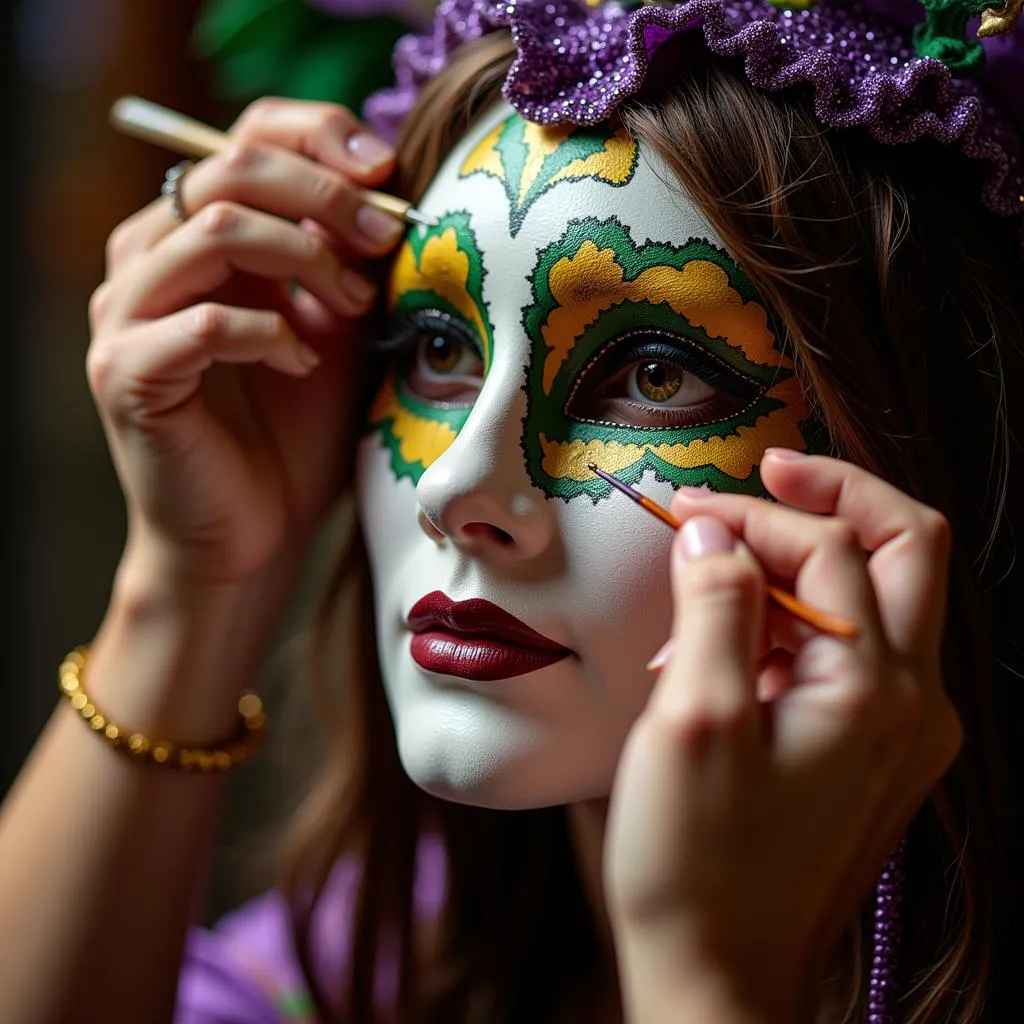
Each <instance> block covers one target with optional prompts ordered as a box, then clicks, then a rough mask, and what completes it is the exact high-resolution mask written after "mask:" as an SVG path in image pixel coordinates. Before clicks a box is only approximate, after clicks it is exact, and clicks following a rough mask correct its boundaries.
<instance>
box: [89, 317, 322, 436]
mask: <svg viewBox="0 0 1024 1024" xmlns="http://www.w3.org/2000/svg"><path fill="white" fill-rule="evenodd" d="M318 362H319V357H318V356H317V355H316V353H315V352H313V351H312V350H311V349H309V348H308V347H307V346H306V345H304V344H303V343H302V342H301V341H300V340H299V339H298V338H297V337H296V336H295V334H294V333H293V332H292V330H291V328H290V327H289V326H288V323H287V321H286V320H285V318H284V317H283V316H282V315H281V314H280V313H278V312H275V311H273V310H255V309H239V308H234V307H230V306H222V305H218V304H217V303H212V302H211V303H203V304H202V305H199V306H193V307H191V308H189V309H186V310H182V311H180V312H178V313H175V314H173V315H172V316H169V317H166V318H164V319H163V320H159V321H149V322H147V323H144V324H139V325H137V326H135V327H134V328H130V329H128V330H126V331H122V332H120V333H119V334H118V335H116V337H115V338H113V339H112V340H109V341H106V342H98V343H96V344H94V345H93V346H92V348H91V349H90V350H89V356H88V372H89V382H90V385H91V387H92V390H93V393H94V394H95V395H96V398H97V400H98V401H99V403H100V405H101V406H103V408H104V409H105V410H106V411H107V412H108V414H109V415H110V416H111V418H112V419H113V420H114V421H115V422H118V421H120V422H124V421H125V420H126V419H131V418H134V417H137V416H138V415H139V413H142V412H144V413H145V414H146V415H149V416H152V415H158V414H160V413H162V412H166V411H167V410H168V409H173V408H176V407H177V406H179V405H180V404H181V403H182V402H184V401H185V400H186V399H188V398H190V397H191V396H192V395H193V394H194V393H195V391H196V390H197V388H198V382H199V377H200V376H201V375H202V374H203V373H204V372H205V371H206V370H208V369H209V368H210V367H211V366H212V365H213V364H214V363H264V364H265V365H267V366H269V367H271V368H273V369H275V370H280V371H281V372H283V373H287V374H289V375H291V376H294V377H304V376H306V375H307V374H309V373H310V371H311V370H312V369H313V368H314V367H315V366H316V365H317V363H318Z"/></svg>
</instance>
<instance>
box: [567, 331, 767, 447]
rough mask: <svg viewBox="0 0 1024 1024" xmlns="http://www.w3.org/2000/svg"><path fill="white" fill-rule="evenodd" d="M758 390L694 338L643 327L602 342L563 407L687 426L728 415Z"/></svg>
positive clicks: (626, 422) (619, 419)
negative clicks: (656, 332) (701, 350)
mask: <svg viewBox="0 0 1024 1024" xmlns="http://www.w3.org/2000/svg"><path fill="white" fill-rule="evenodd" d="M759 392H760V386H759V385H758V384H756V383H755V382H754V381H752V380H749V379H747V378H746V377H743V376H742V375H741V374H739V373H738V372H736V371H735V370H733V369H731V368H729V367H727V366H726V365H725V364H724V363H721V362H719V361H718V360H716V359H714V358H713V357H712V356H710V355H708V354H704V353H701V352H700V351H699V350H698V347H697V345H696V344H694V343H690V342H686V341H684V340H682V339H676V338H675V337H674V336H672V335H660V334H654V333H652V332H650V331H647V332H644V333H642V334H634V335H629V336H626V337H624V338H620V339H617V340H616V341H613V342H612V343H611V344H609V345H608V346H606V347H605V348H604V349H603V350H602V351H601V352H600V353H599V354H598V356H597V357H596V358H595V359H593V360H592V361H591V362H590V364H589V365H588V366H587V367H586V368H585V369H584V370H583V371H582V373H581V375H580V378H579V380H578V381H577V384H576V387H575V389H574V390H573V393H572V395H571V397H570V399H569V403H568V406H567V408H566V412H567V414H568V415H569V416H571V417H573V418H574V419H580V420H589V421H597V422H602V423H614V424H621V425H622V426H632V427H663V428H678V427H688V426H696V425H698V424H701V423H710V422H713V421H714V420H719V419H727V418H729V417H730V416H734V415H736V414H737V413H738V412H740V411H741V410H743V409H745V408H746V407H747V406H748V405H749V404H750V403H751V402H752V401H754V399H755V398H756V397H757V395H758V394H759Z"/></svg>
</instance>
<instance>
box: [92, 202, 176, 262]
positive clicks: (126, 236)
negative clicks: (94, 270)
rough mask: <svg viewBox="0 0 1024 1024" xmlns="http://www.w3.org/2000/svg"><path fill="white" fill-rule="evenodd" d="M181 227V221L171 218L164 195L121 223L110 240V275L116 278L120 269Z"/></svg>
mask: <svg viewBox="0 0 1024 1024" xmlns="http://www.w3.org/2000/svg"><path fill="white" fill-rule="evenodd" d="M179 224H180V222H179V221H176V220H175V219H174V218H173V217H172V216H171V212H170V205H169V203H168V201H167V199H166V198H164V197H163V196H160V197H158V198H156V199H154V200H153V201H152V202H151V203H148V204H147V205H146V206H144V207H143V208H142V209H141V210H138V211H136V212H135V213H133V214H132V215H131V216H130V217H127V218H126V219H125V220H123V221H121V223H120V224H118V225H117V226H116V227H115V228H114V230H113V231H111V232H110V235H109V237H108V238H107V249H106V267H107V273H108V275H113V274H114V273H116V272H117V271H118V270H119V269H120V268H121V267H123V266H126V265H128V264H129V263H131V261H132V260H134V259H135V258H136V257H137V256H138V255H139V254H140V253H143V252H146V251H148V250H149V249H152V248H153V246H154V245H156V244H157V242H159V241H160V239H161V238H164V237H166V236H167V235H169V234H170V233H171V232H172V231H173V230H174V229H175V228H177V227H178V226H179Z"/></svg>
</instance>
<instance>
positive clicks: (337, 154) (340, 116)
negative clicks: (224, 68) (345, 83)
mask: <svg viewBox="0 0 1024 1024" xmlns="http://www.w3.org/2000/svg"><path fill="white" fill-rule="evenodd" d="M229 134H230V135H231V137H232V138H233V139H236V140H240V141H250V142H256V141H258V142H272V143H274V144H275V145H278V146H283V147H285V148H287V149H292V150H295V151H296V152H299V153H302V154H303V155H304V156H307V157H310V158H311V159H313V160H316V161H319V162H320V163H324V164H327V165H328V166H330V167H335V168H337V169H338V170H341V171H344V172H346V173H347V174H350V175H351V176H352V177H353V178H356V179H357V180H358V181H359V182H360V184H364V185H375V184H380V183H381V182H383V181H384V180H385V179H386V178H387V177H388V175H389V174H390V173H391V171H392V169H393V167H394V162H395V152H394V150H393V149H392V147H391V146H390V145H389V144H388V143H387V142H386V141H385V140H384V139H381V138H380V137H379V136H377V135H375V134H374V133H373V132H371V131H370V129H369V128H367V127H366V126H365V125H364V124H363V123H362V122H361V121H360V120H359V119H358V118H357V117H356V116H355V114H353V113H352V111H350V110H348V109H347V108H346V107H342V106H338V105H337V104H334V103H317V102H303V101H295V100H287V99H280V98H277V97H266V98H263V99H259V100H256V101H255V102H254V103H252V104H250V105H249V106H248V107H247V108H246V109H245V110H244V111H243V112H242V114H241V116H240V117H239V118H238V120H237V121H236V122H235V124H234V125H233V126H232V128H231V129H230V132H229Z"/></svg>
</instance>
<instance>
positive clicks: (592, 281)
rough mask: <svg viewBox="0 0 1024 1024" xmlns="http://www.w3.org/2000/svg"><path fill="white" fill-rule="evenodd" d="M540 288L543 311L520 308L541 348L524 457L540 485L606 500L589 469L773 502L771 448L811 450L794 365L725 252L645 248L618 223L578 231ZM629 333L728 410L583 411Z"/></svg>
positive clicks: (690, 246) (556, 252) (541, 272)
mask: <svg viewBox="0 0 1024 1024" xmlns="http://www.w3.org/2000/svg"><path fill="white" fill-rule="evenodd" d="M532 287H533V297H534V301H533V303H532V304H531V305H530V306H527V307H526V308H525V309H524V310H523V326H524V329H525V330H526V332H527V334H528V336H529V338H530V340H531V361H530V368H529V381H528V385H527V388H526V392H527V396H528V408H527V415H526V420H525V423H524V432H523V448H524V451H525V452H526V455H527V463H528V467H529V470H530V474H531V476H532V477H533V479H534V481H535V482H536V483H537V484H538V486H540V487H541V488H542V489H543V490H544V491H545V492H546V493H547V494H548V495H550V496H551V497H560V498H564V499H566V500H568V499H570V498H573V497H575V496H576V495H578V494H584V493H585V494H588V495H590V497H591V498H593V499H594V500H595V501H596V500H597V499H599V498H601V497H605V496H606V495H607V494H608V493H610V486H609V485H608V484H607V483H605V482H604V481H603V480H601V479H600V478H599V477H597V476H595V474H594V473H593V472H592V471H591V470H590V469H589V468H588V465H589V464H590V463H594V464H596V465H597V466H599V467H600V468H601V469H603V470H605V471H606V472H609V473H612V474H614V475H615V476H618V477H619V478H620V479H622V480H623V481H625V482H626V483H635V482H636V481H638V480H639V479H640V477H641V476H642V475H643V473H644V472H645V471H646V470H648V469H652V470H654V472H655V474H656V476H657V478H658V479H661V480H668V481H670V482H671V483H672V484H673V485H674V486H682V485H683V484H690V485H708V486H711V487H713V488H715V489H719V490H731V491H744V492H748V493H763V488H762V486H761V483H760V478H759V476H758V473H757V465H758V463H759V461H760V459H761V455H762V454H763V452H764V449H765V448H767V447H769V446H770V445H780V446H784V447H791V448H796V449H800V450H802V449H805V448H807V447H808V440H807V437H806V436H805V433H804V430H803V427H802V421H803V419H804V412H803V407H802V403H801V396H800V393H799V389H798V387H797V384H796V381H795V379H794V377H793V372H792V364H791V362H790V361H789V360H788V359H787V358H786V357H785V356H784V355H783V354H782V353H781V352H780V351H779V349H778V347H777V345H776V341H775V337H774V335H773V333H772V331H771V328H770V326H769V322H768V315H767V312H766V310H765V308H764V307H763V306H762V305H761V303H760V302H759V301H758V299H757V296H756V295H755V294H754V291H753V289H752V287H751V285H750V283H749V282H748V281H747V279H746V277H745V276H744V275H743V273H742V272H741V271H740V270H739V268H738V267H736V265H735V264H734V263H733V262H732V261H731V260H730V259H729V257H728V256H727V255H726V254H725V253H724V252H723V251H722V250H720V249H719V248H718V247H716V246H713V245H711V244H710V243H708V242H705V241H703V240H695V241H691V242H689V243H687V244H686V245H684V246H678V247H677V246H672V245H660V244H655V243H651V244H647V245H642V246H637V245H635V244H634V243H633V241H632V239H631V238H630V236H629V234H628V232H627V231H626V229H625V228H624V227H623V225H622V224H620V223H619V222H618V221H617V220H615V219H614V218H612V219H609V220H604V221H598V220H596V219H590V218H588V219H585V220H578V221H573V222H571V223H570V224H569V227H568V230H567V231H566V232H565V234H564V235H563V237H562V238H561V239H560V240H558V241H557V242H554V243H552V244H551V245H550V246H548V247H547V248H546V249H545V250H544V251H543V252H542V253H541V254H540V257H539V259H538V261H537V264H536V266H535V269H534V273H533V278H532ZM631 337H632V338H637V337H639V338H646V339H647V340H648V350H650V344H654V345H655V347H656V348H657V347H658V346H661V347H660V348H658V351H659V352H667V353H668V354H667V355H660V356H658V359H657V360H655V359H653V357H652V362H651V365H652V366H656V365H670V364H672V363H675V364H676V365H677V366H681V367H682V369H681V370H680V371H677V373H679V372H681V373H692V374H695V375H696V376H697V377H699V378H701V379H703V380H704V381H706V382H707V383H708V384H712V385H713V386H715V387H716V388H718V389H719V390H721V391H722V392H723V393H730V394H732V395H733V399H732V400H731V401H729V402H726V404H725V408H727V409H728V410H729V411H728V413H727V414H724V415H720V416H714V415H712V416H709V417H708V418H707V419H706V420H703V421H698V422H692V423H688V424H686V425H679V426H638V425H635V424H631V423H619V422H609V421H603V420H595V419H590V418H588V417H586V416H585V415H582V414H581V413H580V411H579V407H580V404H581V398H580V396H581V393H582V394H584V395H585V394H586V393H587V389H588V388H590V387H591V385H590V384H589V382H588V377H589V376H590V375H591V374H594V373H596V374H598V375H600V373H601V366H602V365H607V364H603V361H604V360H606V359H607V358H608V356H607V351H608V350H612V353H613V354H614V349H615V347H616V346H619V345H621V344H623V343H624V342H623V339H629V338H631ZM651 339H654V341H653V342H652V341H651ZM666 346H667V347H666ZM658 360H660V364H659V363H658ZM599 383H600V382H599ZM596 386H597V385H595V387H596ZM652 404H653V405H654V407H656V404H657V403H652Z"/></svg>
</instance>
